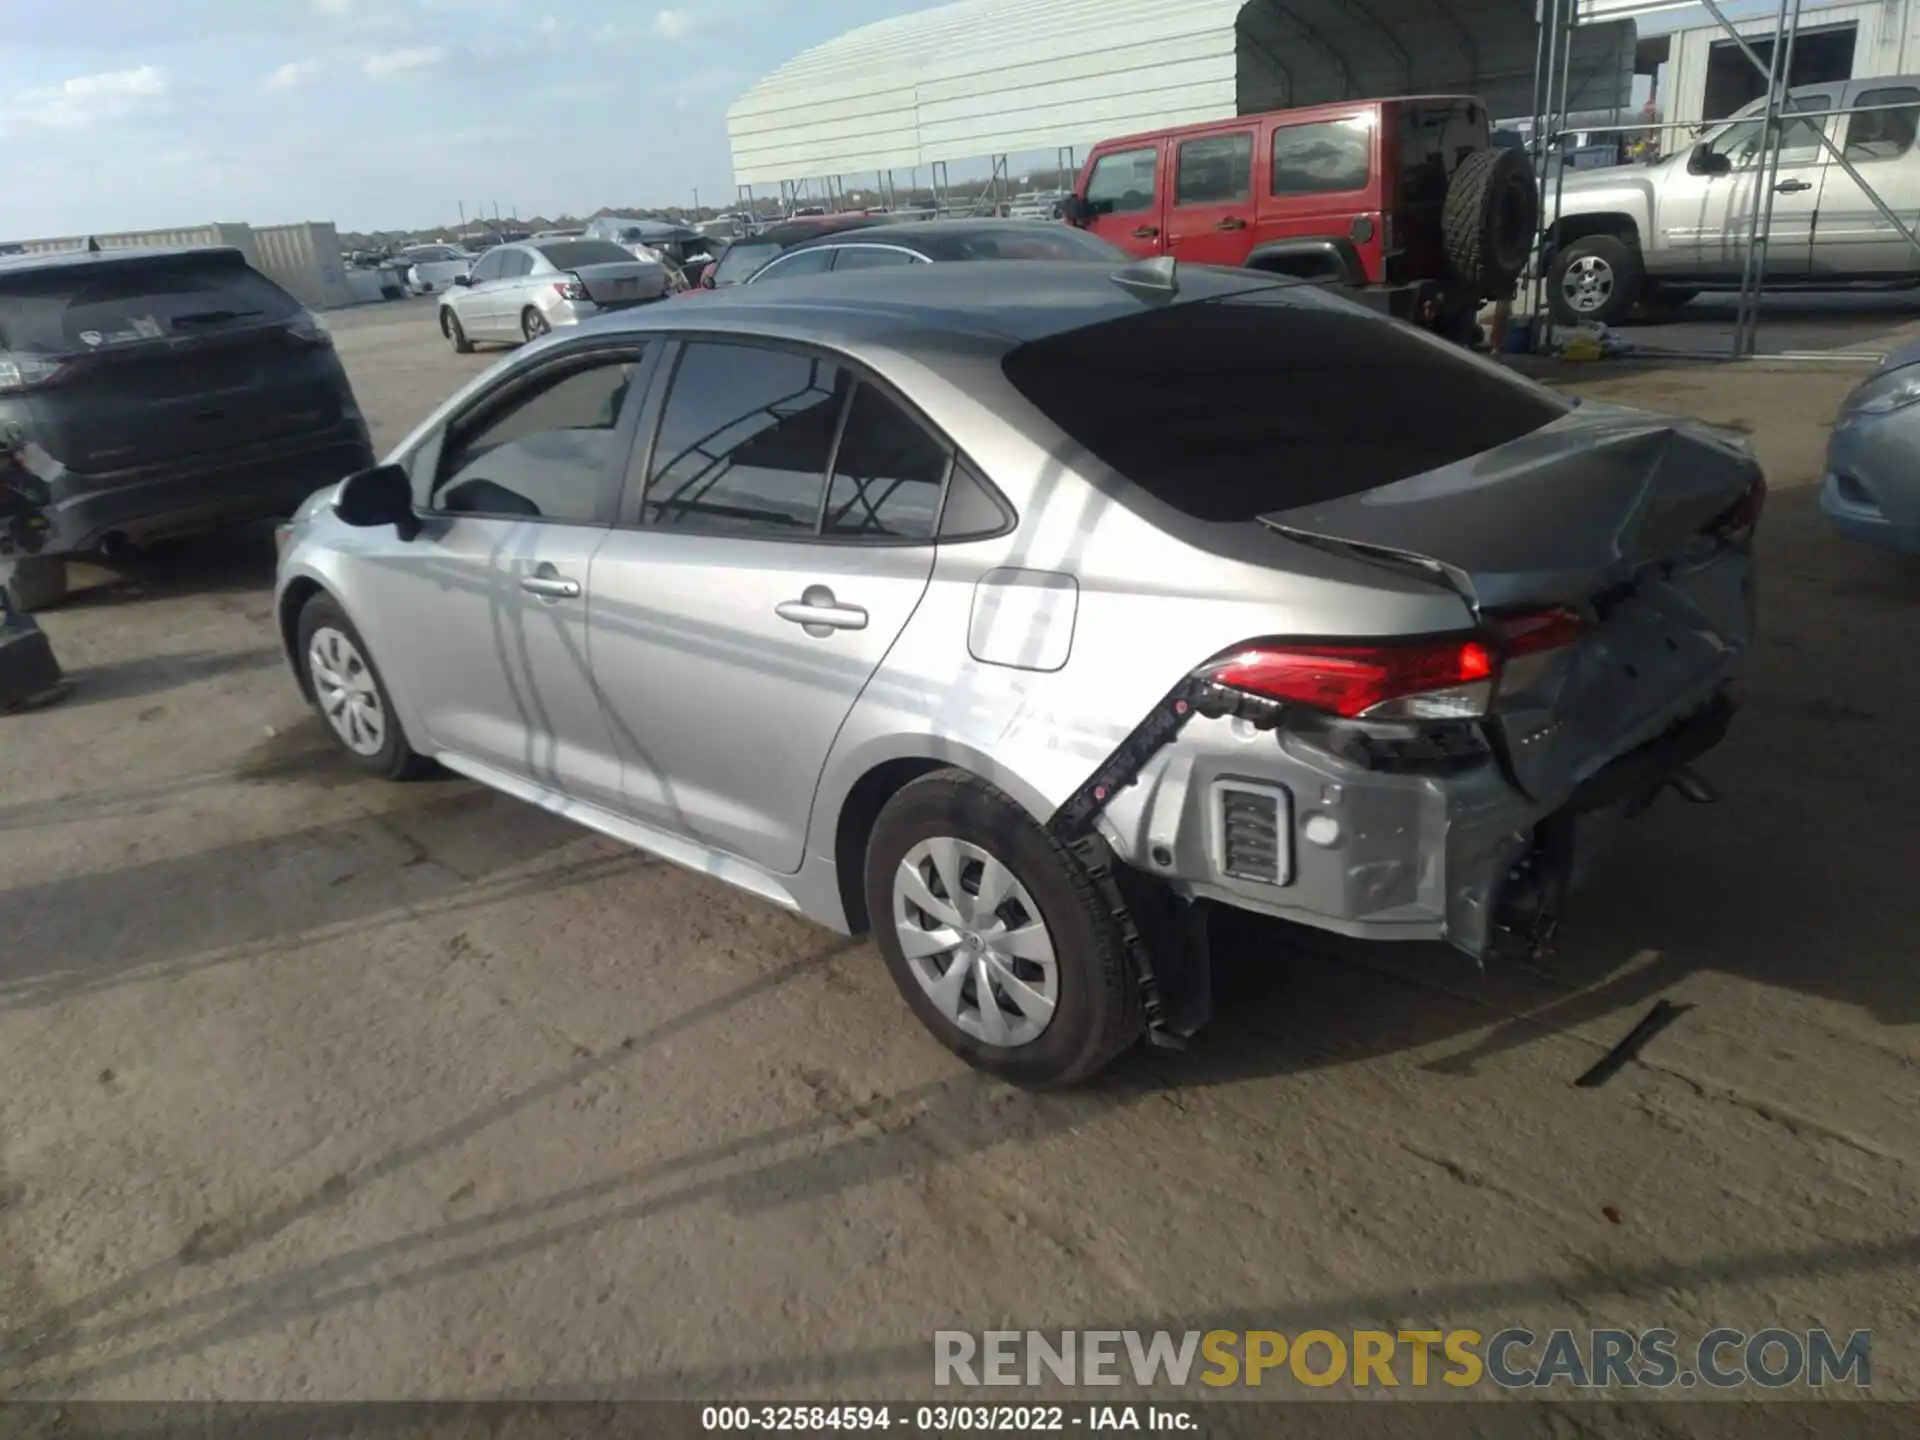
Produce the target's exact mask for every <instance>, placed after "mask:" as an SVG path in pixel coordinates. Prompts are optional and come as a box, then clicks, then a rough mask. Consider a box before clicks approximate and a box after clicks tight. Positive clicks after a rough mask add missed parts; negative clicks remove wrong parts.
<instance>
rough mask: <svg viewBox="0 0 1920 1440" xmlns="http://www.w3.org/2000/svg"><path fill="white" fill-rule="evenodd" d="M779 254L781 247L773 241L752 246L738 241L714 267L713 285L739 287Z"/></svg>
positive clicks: (727, 249) (759, 242)
mask: <svg viewBox="0 0 1920 1440" xmlns="http://www.w3.org/2000/svg"><path fill="white" fill-rule="evenodd" d="M779 253H780V247H779V246H778V245H776V244H775V243H774V242H773V241H771V240H765V241H756V242H754V243H752V244H747V243H744V242H741V241H736V242H734V243H733V244H732V245H729V246H728V247H727V248H726V250H725V251H724V252H723V253H722V254H721V256H720V261H719V263H718V264H717V265H715V266H714V267H713V283H714V284H715V285H738V284H739V283H740V282H741V281H742V280H745V279H746V278H747V277H748V276H749V275H751V274H753V272H754V271H756V270H758V269H759V268H760V267H761V266H762V265H764V264H766V263H767V262H768V261H769V260H771V259H773V257H774V256H776V255H778V254H779Z"/></svg>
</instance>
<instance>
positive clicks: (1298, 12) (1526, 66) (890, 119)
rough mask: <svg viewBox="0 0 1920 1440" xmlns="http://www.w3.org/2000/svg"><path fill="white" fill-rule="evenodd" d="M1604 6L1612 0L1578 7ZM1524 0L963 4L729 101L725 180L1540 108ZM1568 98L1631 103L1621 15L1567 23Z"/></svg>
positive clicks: (769, 182) (882, 27) (857, 38)
mask: <svg viewBox="0 0 1920 1440" xmlns="http://www.w3.org/2000/svg"><path fill="white" fill-rule="evenodd" d="M1588 3H1609V0H1588ZM1539 33H1540V32H1539V26H1538V24H1537V21H1536V16H1535V14H1534V8H1533V4H1532V3H1530V0H1179V3H1175V4H1169V3H1167V0H959V3H956V4H949V5H943V6H940V7H938V8H935V9H931V10H924V11H920V12H918V13H915V14H911V15H903V16H899V17H896V18H894V19H891V20H883V21H880V22H879V23H877V24H873V25H867V26H863V27H861V28H860V29H857V30H853V31H850V32H848V33H847V34H845V35H842V36H840V37H839V38H838V39H835V40H830V41H828V42H827V43H826V44H824V45H819V46H816V47H815V48H813V49H811V50H808V51H806V52H805V53H803V54H801V55H799V56H797V57H796V58H795V59H793V60H791V61H788V62H787V63H786V64H785V65H782V66H781V67H780V68H779V69H777V70H775V71H774V72H773V73H772V74H771V75H768V76H767V77H766V78H765V79H763V80H761V81H760V82H759V83H758V84H756V85H755V86H754V87H753V88H752V89H751V90H749V91H748V92H747V93H746V94H745V95H743V96H742V97H741V98H740V99H739V100H737V101H736V102H735V103H734V104H733V106H732V107H731V108H730V109H729V110H728V112H727V129H728V133H729V137H730V139H731V142H732V149H733V168H734V180H735V183H736V185H739V186H742V187H745V186H753V185H764V186H774V185H780V186H782V187H785V186H787V185H790V184H793V183H794V182H798V181H801V180H815V179H820V180H827V181H828V182H829V183H828V189H829V192H830V193H831V191H832V189H833V186H834V183H835V181H834V179H833V177H838V176H842V175H846V174H850V173H861V172H866V173H872V172H885V171H889V170H893V169H906V168H909V167H920V166H933V167H939V166H944V165H945V164H946V163H947V162H950V161H960V160H970V159H981V158H986V157H1004V156H1006V155H1011V154H1022V153H1028V152H1040V151H1047V150H1054V151H1063V150H1065V148H1066V147H1071V146H1084V145H1088V144H1092V143H1094V142H1096V141H1099V140H1102V139H1105V138H1108V137H1110V136H1115V135H1124V134H1128V133H1131V132H1134V131H1139V130H1150V129H1157V128H1160V127H1163V126H1170V125H1186V124H1193V123H1198V122H1202V121H1208V120H1221V119H1229V118H1231V117H1233V116H1235V115H1241V114H1251V113H1255V112H1258V111H1261V110H1273V109H1280V108H1284V107H1288V106H1295V105H1312V104H1319V103H1323V102H1326V101H1336V100H1344V99H1354V98H1359V97H1364V96H1390V95H1407V94H1422V93H1425V94H1473V95H1479V96H1480V97H1482V98H1483V99H1485V100H1486V101H1487V103H1488V105H1489V107H1490V108H1491V109H1492V110H1493V111H1494V113H1495V114H1496V115H1499V116H1503V117H1504V116H1515V117H1517V116H1523V115H1530V114H1535V113H1537V112H1538V109H1539V107H1538V104H1537V96H1536V93H1535V90H1534V78H1535V67H1536V50H1537V45H1538V35H1539ZM1567 33H1568V44H1569V46H1570V53H1571V62H1570V71H1569V76H1570V86H1571V88H1570V90H1569V92H1568V93H1569V94H1570V95H1571V96H1572V97H1573V99H1574V101H1575V103H1574V105H1573V107H1572V108H1574V109H1588V110H1592V109H1607V110H1611V109H1617V108H1620V107H1623V106H1625V105H1626V104H1627V103H1628V101H1629V97H1630V91H1631V86H1632V78H1633V35H1634V32H1633V26H1632V24H1631V23H1630V22H1628V23H1619V24H1592V25H1580V26H1577V27H1568V31H1567Z"/></svg>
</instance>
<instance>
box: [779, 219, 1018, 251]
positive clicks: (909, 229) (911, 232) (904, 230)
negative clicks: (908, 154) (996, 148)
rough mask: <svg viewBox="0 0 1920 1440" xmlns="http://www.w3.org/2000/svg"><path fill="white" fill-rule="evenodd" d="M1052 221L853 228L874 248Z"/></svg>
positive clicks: (799, 244)
mask: <svg viewBox="0 0 1920 1440" xmlns="http://www.w3.org/2000/svg"><path fill="white" fill-rule="evenodd" d="M1053 223H1054V222H1053V221H1051V220H1009V219H997V218H995V217H993V216H987V215H981V216H975V217H973V218H971V219H961V220H891V221H886V222H880V223H876V224H873V225H864V226H855V227H853V228H854V229H857V230H858V231H859V238H860V239H861V240H865V241H870V242H872V243H874V244H881V243H885V244H901V245H909V246H910V245H912V244H913V242H914V241H916V240H921V241H938V240H951V239H954V238H964V237H966V236H968V235H979V234H983V233H986V232H989V231H990V232H993V233H995V234H1001V235H1004V234H1005V233H1006V232H1007V231H1009V230H1012V231H1013V232H1015V233H1016V234H1017V233H1019V232H1020V231H1021V230H1024V229H1028V228H1030V227H1033V226H1037V225H1052V224H1053ZM845 233H846V232H845V231H839V230H837V231H832V232H830V233H828V234H825V235H810V236H808V237H807V238H806V239H805V240H799V241H795V242H794V243H792V244H790V245H789V246H788V247H787V248H788V249H790V250H799V249H802V248H804V247H806V246H808V245H826V244H830V243H831V242H833V241H835V240H838V239H840V238H841V237H842V236H843V235H844V234H845Z"/></svg>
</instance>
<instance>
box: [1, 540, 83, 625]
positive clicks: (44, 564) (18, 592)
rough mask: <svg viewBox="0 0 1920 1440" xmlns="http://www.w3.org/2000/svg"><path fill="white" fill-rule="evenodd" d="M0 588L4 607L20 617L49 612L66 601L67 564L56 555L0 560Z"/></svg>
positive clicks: (24, 556)
mask: <svg viewBox="0 0 1920 1440" xmlns="http://www.w3.org/2000/svg"><path fill="white" fill-rule="evenodd" d="M0 586H4V587H5V589H6V592H7V604H9V605H10V606H12V607H13V608H14V609H15V610H17V611H19V612H20V613H21V614H22V615H31V614H33V613H34V612H35V611H37V610H51V609H52V608H53V607H54V606H56V605H58V604H59V603H60V602H61V601H62V600H64V599H66V598H67V562H66V561H65V560H64V559H62V558H61V557H60V556H58V555H15V556H12V557H10V558H8V559H5V560H0Z"/></svg>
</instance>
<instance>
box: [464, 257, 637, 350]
mask: <svg viewBox="0 0 1920 1440" xmlns="http://www.w3.org/2000/svg"><path fill="white" fill-rule="evenodd" d="M666 294H667V272H666V270H665V268H664V267H663V266H661V265H660V264H659V263H658V262H657V261H648V260H640V259H636V258H635V257H634V256H633V255H632V254H631V253H629V252H628V251H626V250H624V249H622V248H621V247H620V246H618V245H615V244H613V243H611V242H610V241H606V240H549V241H543V242H541V243H538V244H535V243H533V242H532V241H529V242H527V243H526V244H523V245H497V246H495V247H494V248H493V249H491V250H489V251H487V253H486V254H484V255H482V256H481V257H480V258H479V259H478V260H476V261H474V262H473V269H472V271H471V272H470V273H468V274H466V275H463V276H456V277H455V278H454V282H453V288H452V289H450V290H448V291H447V292H446V295H445V296H444V298H442V300H441V302H440V333H441V334H442V335H444V336H446V337H447V340H448V343H450V344H451V345H452V346H453V348H454V349H455V350H457V351H458V352H459V353H460V354H462V355H465V354H467V353H469V352H470V351H471V350H472V349H473V342H474V341H476V340H504V341H507V342H509V343H519V342H522V341H531V340H538V339H539V338H540V337H541V336H542V335H547V334H550V333H552V332H553V331H554V330H557V329H564V328H566V327H568V326H571V325H578V324H579V323H580V322H581V321H583V320H590V319H592V318H593V317H594V316H596V315H604V314H606V313H608V312H609V311H613V310H625V309H629V308H631V307H632V306H635V305H645V304H648V303H650V302H652V301H655V300H659V299H661V298H662V297H663V296H665V295H666Z"/></svg>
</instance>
